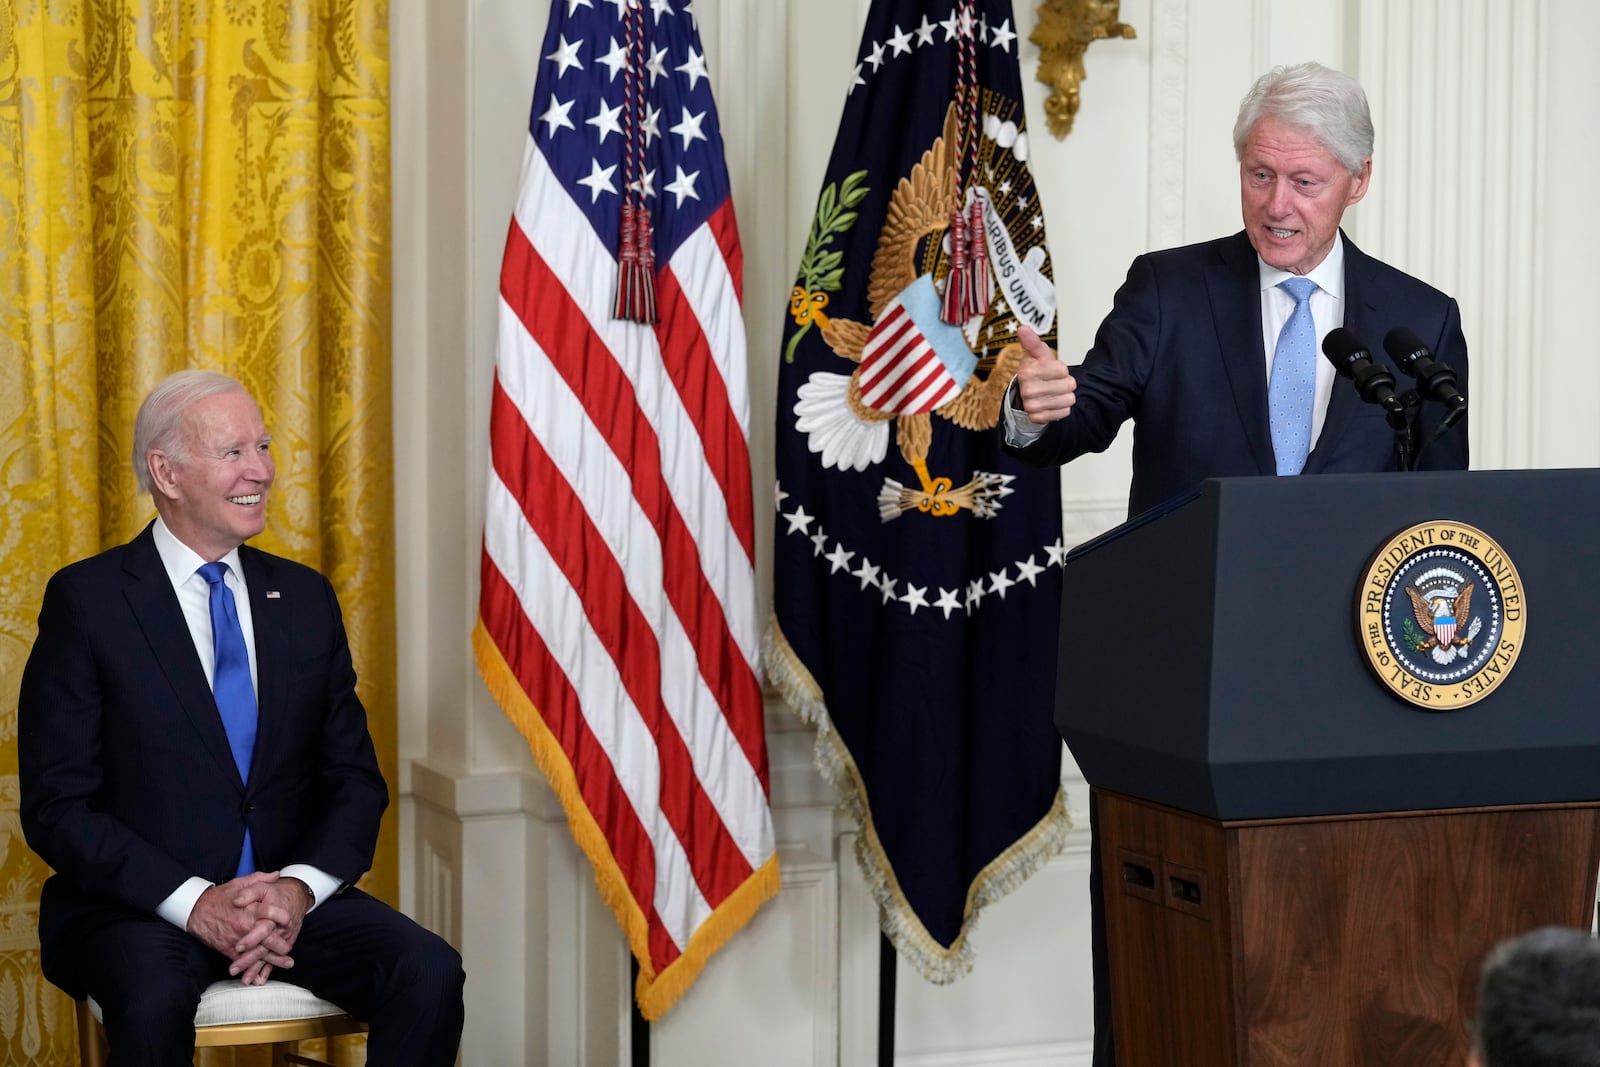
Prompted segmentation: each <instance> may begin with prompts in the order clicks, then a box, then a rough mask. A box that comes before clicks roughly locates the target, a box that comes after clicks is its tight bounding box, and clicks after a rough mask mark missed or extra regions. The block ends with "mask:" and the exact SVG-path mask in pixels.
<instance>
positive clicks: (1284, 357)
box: [1267, 278, 1317, 474]
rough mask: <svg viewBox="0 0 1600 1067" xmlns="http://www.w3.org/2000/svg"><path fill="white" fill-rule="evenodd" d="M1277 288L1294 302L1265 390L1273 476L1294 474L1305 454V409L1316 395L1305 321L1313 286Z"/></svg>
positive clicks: (1313, 344)
mask: <svg viewBox="0 0 1600 1067" xmlns="http://www.w3.org/2000/svg"><path fill="white" fill-rule="evenodd" d="M1278 288H1279V289H1282V290H1283V291H1284V292H1286V293H1288V294H1289V295H1290V296H1292V297H1294V311H1293V312H1292V313H1291V314H1290V315H1289V321H1288V322H1286V323H1284V324H1283V332H1282V333H1280V334H1278V347H1277V349H1276V350H1275V351H1274V353H1273V356H1272V381H1271V382H1269V383H1268V384H1267V415H1268V418H1269V419H1270V420H1271V426H1272V452H1273V455H1275V456H1276V457H1277V459H1278V473H1279V474H1299V473H1300V470H1301V468H1303V467H1304V466H1305V465H1306V456H1307V455H1308V454H1309V453H1310V452H1311V406H1312V401H1313V399H1314V398H1315V397H1316V392H1317V324H1316V323H1315V322H1313V321H1312V320H1311V294H1312V293H1314V292H1316V291H1317V283H1316V282H1314V281H1312V280H1311V279H1310V278H1289V279H1287V280H1285V281H1282V282H1279V283H1278Z"/></svg>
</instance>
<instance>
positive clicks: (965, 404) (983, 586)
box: [763, 0, 1068, 982]
mask: <svg viewBox="0 0 1600 1067" xmlns="http://www.w3.org/2000/svg"><path fill="white" fill-rule="evenodd" d="M859 58H860V63H859V65H858V66H857V67H856V69H855V74H854V77H853V78H852V80H851V84H850V86H849V94H848V96H847V97H846V100H845V107H844V115H843V118H842V119H841V120H840V123H839V134H838V138H837V140H836V141H835V142H834V148H833V155H832V158H831V160H830V162H829V164H828V171H827V176H826V179H825V181H824V183H823V187H822V193H821V195H820V196H819V197H818V199H817V210H816V215H815V217H814V219H813V221H812V224H811V229H810V235H809V239H808V240H807V242H806V248H805V254H804V256H803V257H802V258H801V261H800V269H799V273H798V276H797V277H796V279H795V283H794V288H793V291H792V292H791V294H790V310H789V317H788V319H787V320H786V321H785V323H784V336H783V343H782V346H781V348H780V349H779V356H778V358H779V359H780V360H781V368H780V381H779V389H778V411H777V445H776V449H777V494H776V495H777V511H778V514H777V518H776V530H775V535H774V541H775V545H774V564H773V571H774V590H773V619H772V625H771V627H770V629H769V631H768V633H767V637H766V641H765V645H764V648H763V659H764V663H765V666H766V669H767V674H768V677H769V678H771V679H772V681H773V682H774V684H775V685H776V686H777V687H778V689H779V691H780V692H781V693H782V694H783V696H784V698H785V700H787V701H788V703H789V704H790V705H791V706H792V707H794V708H795V709H796V710H797V711H798V712H799V713H800V714H801V715H802V716H804V717H805V718H806V719H807V720H808V721H810V722H812V723H814V724H815V725H816V727H817V761H818V764H819V766H820V767H821V768H822V771H823V773H824V774H825V775H827V776H828V778H829V779H830V780H831V781H832V782H833V783H834V784H835V785H836V786H837V787H838V788H839V790H840V793H841V795H842V798H843V801H844V803H845V805H846V806H847V807H848V809H849V810H850V811H851V813H852V814H853V815H854V816H855V817H856V818H857V819H858V821H859V823H860V825H861V828H862V832H861V834H860V837H859V838H858V852H857V859H858V860H859V861H860V864H861V868H862V871H863V872H864V873H865V875H866V877H867V880H868V882H869V884H870V885H871V886H872V888H873V892H874V893H875V895H876V896H877V899H878V903H879V904H880V905H881V909H882V915H883V927H884V933H885V934H887V935H888V936H889V938H890V939H891V940H892V941H893V943H894V944H895V946H896V948H897V949H898V950H899V952H900V953H901V955H903V956H904V957H906V959H907V960H909V961H910V962H912V963H913V964H914V965H915V966H917V967H918V969H919V970H920V971H921V972H922V974H923V975H924V976H925V977H927V978H928V979H930V980H932V981H937V982H947V981H951V980H954V979H955V978H957V977H959V976H960V975H961V974H963V973H965V972H966V971H967V970H968V969H969V968H970V967H971V962H972V950H971V947H970V946H969V945H968V943H967V932H968V930H969V929H970V928H971V924H972V922H973V920H974V919H975V918H976V916H977V914H978V912H979V910H980V909H981V908H982V907H983V906H984V905H985V904H986V903H988V902H990V901H992V900H996V899H998V898H1000V897H1002V896H1004V895H1005V894H1006V893H1007V892H1009V891H1010V890H1012V889H1014V888H1015V887H1016V886H1018V885H1020V884H1021V882H1022V881H1023V880H1024V879H1026V878H1027V877H1028V875H1030V874H1031V873H1032V872H1033V871H1034V870H1036V869H1038V868H1039V867H1040V866H1042V865H1043V863H1044V862H1045V861H1046V860H1047V859H1048V858H1049V857H1050V856H1051V855H1053V854H1055V853H1056V852H1058V851H1059V850H1060V849H1061V847H1062V845H1063V844H1064V842H1065V837H1066V832H1067V828H1068V819H1067V814H1066V808H1065V804H1064V802H1063V799H1062V796H1061V791H1060V759H1061V742H1060V739H1059V737H1058V736H1057V734H1056V731H1055V727H1054V725H1053V722H1052V705H1053V701H1054V696H1055V654H1056V635H1057V628H1058V620H1059V611H1060V597H1061V563H1062V558H1063V555H1064V548H1063V545H1062V532H1061V499H1060V481H1059V477H1058V473H1057V472H1056V471H1055V470H1042V471H1041V470H1035V469H1032V468H1028V467H1024V466H1022V465H1020V464H1018V463H1016V462H1014V461H1013V460H1012V459H1011V458H1010V457H1008V456H1006V455H1005V454H1004V452H1003V451H1002V450H1001V448H1000V432H999V430H998V429H997V428H996V427H997V423H998V420H999V418H1000V406H1001V404H1002V402H1003V400H1004V394H1005V390H1006V386H1007V385H1008V384H1009V382H1010V381H1011V378H1012V376H1013V375H1014V374H1015V373H1016V369H1017V366H1018V365H1019V363H1020V362H1021V358H1022V351H1021V347H1020V346H1019V345H1018V344H1017V341H1016V331H1017V327H1018V325H1019V324H1022V323H1026V324H1027V325H1029V326H1031V327H1033V328H1034V329H1035V330H1037V331H1038V332H1039V334H1040V335H1041V336H1043V337H1044V338H1045V339H1046V340H1053V338H1054V336H1055V303H1056V301H1055V289H1054V283H1053V281H1052V279H1051V267H1050V256H1049V252H1048V250H1047V248H1046V245H1045V231H1044V216H1043V215H1042V214H1041V212H1040V208H1039V198H1038V193H1037V192H1036V190H1035V188H1034V184H1033V178H1032V176H1031V174H1030V173H1029V170H1028V133H1027V124H1026V122H1025V120H1024V117H1023V108H1022V85H1021V76H1020V74H1019V71H1018V62H1017V33H1016V30H1015V26H1014V24H1013V22H1012V12H1011V5H1010V3H1009V2H1008V0H966V2H962V0H874V3H873V4H872V7H871V10H870V12H869V13H868V15H867V24H866V29H865V31H864V33H863V34H862V38H861V50H860V53H859Z"/></svg>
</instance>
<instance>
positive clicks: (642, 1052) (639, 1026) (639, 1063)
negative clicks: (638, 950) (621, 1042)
mask: <svg viewBox="0 0 1600 1067" xmlns="http://www.w3.org/2000/svg"><path fill="white" fill-rule="evenodd" d="M628 964H629V966H628V988H629V989H630V990H635V989H638V988H639V961H638V959H637V958H636V957H635V956H634V955H633V953H631V952H630V953H628ZM628 1000H629V1002H630V1003H631V1004H632V1005H633V1017H632V1018H631V1019H630V1020H629V1025H628V1046H629V1047H628V1063H629V1064H630V1065H631V1067H650V1020H649V1019H646V1018H645V1017H644V1013H643V1012H641V1011H640V1010H639V998H638V996H637V995H635V994H633V993H630V994H629V995H628Z"/></svg>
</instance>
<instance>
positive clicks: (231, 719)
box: [200, 562, 256, 878]
mask: <svg viewBox="0 0 1600 1067" xmlns="http://www.w3.org/2000/svg"><path fill="white" fill-rule="evenodd" d="M227 573H228V565H227V564H226V563H222V562H217V563H207V564H205V565H204V566H202V567H201V568H200V577H202V578H204V579H205V580H206V584H208V585H210V586H211V644H212V647H213V648H214V649H215V650H216V657H217V662H216V669H215V670H214V671H213V672H212V675H211V693H212V695H213V696H214V697H215V698H216V701H217V711H219V712H221V714H222V728H223V729H224V730H226V731H227V733H228V747H229V748H231V749H232V750H233V762H234V764H235V765H236V766H237V767H238V768H239V778H240V779H241V780H243V781H249V780H250V756H251V753H252V752H254V751H255V747H256V691H255V686H253V685H252V684H251V682H250V653H249V652H248V651H247V650H246V649H245V645H244V629H243V628H242V627H240V625H239V612H238V610H237V609H236V608H235V607H234V603H233V590H231V589H229V588H228V586H227V584H226V583H224V582H223V580H222V579H223V576H224V575H225V574H227ZM255 869H256V855H255V847H254V846H253V845H251V843H250V830H249V828H248V827H246V828H245V831H244V849H243V850H242V851H241V852H240V853H239V870H238V872H237V875H236V877H240V878H242V877H244V876H245V875H247V874H250V873H251V872H253V871H254V870H255Z"/></svg>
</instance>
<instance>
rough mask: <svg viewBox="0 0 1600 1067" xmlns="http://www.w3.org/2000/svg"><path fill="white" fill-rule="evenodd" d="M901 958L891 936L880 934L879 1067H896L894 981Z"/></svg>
mask: <svg viewBox="0 0 1600 1067" xmlns="http://www.w3.org/2000/svg"><path fill="white" fill-rule="evenodd" d="M898 961H899V956H898V955H897V954H896V953H895V950H894V944H893V943H892V942H891V941H890V940H889V936H888V935H887V934H885V933H882V932H880V933H879V934H878V1067H894V979H895V964H896V963H897V962H898Z"/></svg>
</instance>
